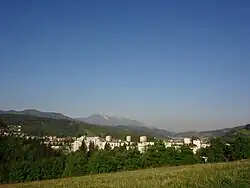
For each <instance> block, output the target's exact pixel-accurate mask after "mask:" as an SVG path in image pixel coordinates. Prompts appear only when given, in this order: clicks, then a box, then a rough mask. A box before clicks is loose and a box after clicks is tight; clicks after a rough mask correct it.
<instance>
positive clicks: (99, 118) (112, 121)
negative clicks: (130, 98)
mask: <svg viewBox="0 0 250 188" xmlns="http://www.w3.org/2000/svg"><path fill="white" fill-rule="evenodd" d="M77 120H79V121H83V122H86V123H89V124H96V125H109V126H117V125H134V126H146V125H145V124H144V123H142V122H139V121H137V120H133V119H129V118H127V117H124V116H123V117H116V116H109V115H105V114H101V113H100V114H93V115H91V116H89V117H87V118H77Z"/></svg>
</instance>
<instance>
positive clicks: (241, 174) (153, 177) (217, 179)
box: [0, 160, 250, 188]
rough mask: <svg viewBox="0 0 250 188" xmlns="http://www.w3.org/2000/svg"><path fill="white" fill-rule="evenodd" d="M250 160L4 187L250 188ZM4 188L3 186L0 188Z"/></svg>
mask: <svg viewBox="0 0 250 188" xmlns="http://www.w3.org/2000/svg"><path fill="white" fill-rule="evenodd" d="M249 176H250V160H242V161H236V162H227V163H217V164H205V165H204V164H203V165H202V164H198V165H192V166H179V167H162V168H155V169H146V170H136V171H130V172H118V173H109V174H100V175H90V176H83V177H74V178H65V179H57V180H48V181H40V182H31V183H23V184H12V185H3V186H2V187H9V188H19V187H20V188H21V187H22V188H26V187H27V188H28V187H29V188H36V187H51V188H61V187H68V188H75V187H85V188H95V187H106V188H109V187H119V188H126V187H138V188H139V187H145V188H152V187H157V188H161V187H162V188H163V187H178V188H181V187H183V188H186V187H204V188H217V187H229V188H230V187H242V188H244V187H250V181H249V179H248V178H249ZM0 187H1V186H0Z"/></svg>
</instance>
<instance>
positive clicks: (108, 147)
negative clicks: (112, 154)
mask: <svg viewBox="0 0 250 188" xmlns="http://www.w3.org/2000/svg"><path fill="white" fill-rule="evenodd" d="M104 150H106V151H110V150H111V146H110V144H109V143H108V142H106V144H105V146H104Z"/></svg>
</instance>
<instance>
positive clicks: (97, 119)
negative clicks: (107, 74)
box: [0, 109, 245, 137]
mask: <svg viewBox="0 0 250 188" xmlns="http://www.w3.org/2000/svg"><path fill="white" fill-rule="evenodd" d="M4 114H12V115H29V116H35V117H40V118H50V119H55V120H70V121H76V122H83V123H87V124H89V125H99V126H104V127H106V128H107V127H110V128H112V127H113V128H118V129H117V130H120V131H122V130H123V131H126V130H130V131H136V132H138V133H140V132H141V133H150V135H155V136H158V137H159V136H160V137H161V136H162V137H168V136H174V137H192V136H198V137H212V136H224V135H227V134H229V133H231V132H238V131H242V130H243V131H244V130H245V125H240V126H237V127H232V128H224V129H218V130H211V131H188V132H179V133H174V132H170V131H167V130H164V129H158V128H151V127H147V126H146V125H145V124H144V123H141V122H139V121H137V120H132V119H129V118H127V117H115V116H109V115H104V114H102V113H100V114H94V115H91V116H89V117H87V118H77V119H74V118H71V117H68V116H65V115H63V114H61V113H56V112H41V111H38V110H36V109H26V110H23V111H15V110H8V111H3V110H0V115H4Z"/></svg>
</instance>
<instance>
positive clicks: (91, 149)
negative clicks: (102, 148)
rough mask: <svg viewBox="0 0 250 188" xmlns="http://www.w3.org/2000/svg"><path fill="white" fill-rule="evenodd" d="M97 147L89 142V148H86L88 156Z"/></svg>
mask: <svg viewBox="0 0 250 188" xmlns="http://www.w3.org/2000/svg"><path fill="white" fill-rule="evenodd" d="M97 150H98V148H97V147H96V146H95V144H94V142H92V141H90V142H89V150H88V157H90V156H91V155H92V154H93V153H94V152H95V151H97Z"/></svg>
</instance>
